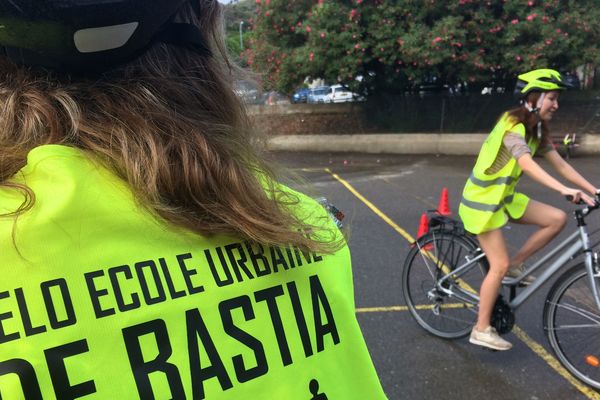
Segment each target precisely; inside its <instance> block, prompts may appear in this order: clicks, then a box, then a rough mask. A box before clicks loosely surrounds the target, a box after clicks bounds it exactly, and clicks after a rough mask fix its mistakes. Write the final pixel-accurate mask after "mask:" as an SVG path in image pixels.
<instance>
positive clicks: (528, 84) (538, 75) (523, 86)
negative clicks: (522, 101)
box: [515, 69, 567, 98]
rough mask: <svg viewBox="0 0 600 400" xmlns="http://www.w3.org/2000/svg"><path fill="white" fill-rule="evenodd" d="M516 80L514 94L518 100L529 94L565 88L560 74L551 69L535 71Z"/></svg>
mask: <svg viewBox="0 0 600 400" xmlns="http://www.w3.org/2000/svg"><path fill="white" fill-rule="evenodd" d="M517 78H518V80H517V85H516V86H515V94H516V95H517V96H518V97H519V98H525V97H526V96H527V95H528V94H529V93H530V92H549V91H552V90H564V89H566V88H567V84H566V83H565V82H564V81H563V78H562V76H561V74H560V72H558V71H555V70H553V69H535V70H533V71H529V72H526V73H524V74H521V75H519V76H518V77H517Z"/></svg>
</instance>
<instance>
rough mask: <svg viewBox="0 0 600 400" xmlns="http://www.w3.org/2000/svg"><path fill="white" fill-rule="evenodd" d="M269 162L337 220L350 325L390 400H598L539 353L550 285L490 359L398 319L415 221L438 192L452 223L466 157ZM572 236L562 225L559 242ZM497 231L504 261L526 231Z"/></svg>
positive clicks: (585, 164) (305, 156)
mask: <svg viewBox="0 0 600 400" xmlns="http://www.w3.org/2000/svg"><path fill="white" fill-rule="evenodd" d="M275 156H276V158H277V159H278V160H279V161H280V162H281V163H282V164H284V165H285V166H287V167H288V168H289V169H290V170H291V171H293V172H297V173H299V174H300V175H301V176H302V177H304V178H305V179H306V182H304V183H295V184H293V185H295V186H296V187H298V188H300V189H301V190H302V191H304V192H307V193H309V194H312V195H314V196H318V195H323V196H325V197H327V198H328V199H329V200H330V201H332V202H333V203H334V204H335V205H336V206H337V207H338V208H339V209H341V210H342V211H343V212H344V213H345V215H346V218H345V220H344V222H345V223H346V224H347V225H348V226H349V230H350V236H349V245H350V249H351V251H352V260H353V272H354V281H355V299H356V308H357V317H358V320H359V323H360V325H361V328H362V330H363V333H364V336H365V339H366V342H367V345H368V347H369V350H370V352H371V356H372V358H373V361H374V364H375V367H376V369H377V371H378V374H379V377H380V380H381V383H382V385H383V388H384V390H385V392H386V393H387V395H388V397H389V398H390V399H411V400H419V399H437V398H443V399H477V398H485V399H486V400H496V399H497V400H500V399H502V400H511V399H515V400H525V399H527V400H545V399H547V400H556V399H573V400H584V399H600V394H599V393H598V392H596V391H594V390H591V389H590V388H589V387H586V386H585V385H583V384H581V383H579V382H578V381H577V380H576V379H574V378H572V377H571V376H570V375H569V374H568V373H567V372H566V371H564V370H563V369H562V368H561V367H560V365H559V363H558V361H557V360H556V359H555V358H554V356H553V354H552V351H551V349H550V348H549V346H548V343H547V339H546V337H545V334H544V331H543V328H542V308H543V302H544V299H545V296H546V295H547V292H548V290H549V288H550V286H551V284H552V282H553V280H552V281H551V282H550V283H546V284H545V285H544V286H543V287H542V289H541V290H540V291H539V292H538V293H536V294H535V295H534V296H533V297H532V298H530V299H529V300H528V301H527V302H526V303H525V304H524V305H523V306H522V307H521V308H519V310H518V312H517V315H516V328H515V330H513V332H512V333H510V334H508V335H507V336H506V338H507V339H508V340H509V341H511V342H512V343H513V344H514V348H513V349H512V350H510V351H506V352H491V351H488V350H485V349H482V348H480V347H478V346H474V345H471V344H469V343H468V340H467V339H459V340H453V341H450V340H443V339H439V338H436V337H434V336H431V335H429V334H428V333H426V332H425V331H424V330H423V329H422V328H420V327H419V326H418V325H417V324H416V322H415V321H414V320H413V319H412V317H411V316H410V314H409V313H408V311H406V305H405V304H404V300H403V297H402V293H401V280H400V278H401V273H402V265H403V262H404V258H405V257H406V254H407V253H408V251H409V250H410V245H409V239H410V238H411V237H414V236H415V234H416V232H417V229H418V223H419V217H420V215H421V213H423V212H424V211H425V210H428V209H435V208H437V206H438V202H439V198H440V195H441V191H442V189H443V188H448V192H449V199H450V208H451V211H452V212H453V213H454V215H456V211H457V206H458V199H459V195H460V193H461V191H462V187H463V185H464V182H465V180H466V178H467V176H468V175H469V174H470V170H471V168H472V165H473V163H474V160H475V158H474V156H434V155H408V156H406V155H405V156H402V155H383V154H364V153H362V154H359V153H328V152H321V153H299V152H279V153H276V154H275ZM540 162H541V163H542V164H544V161H543V160H540ZM571 163H572V164H573V165H574V166H575V168H576V169H578V170H579V171H580V172H582V173H583V175H585V176H586V177H588V178H589V179H590V180H591V181H592V182H596V183H597V185H598V186H600V170H599V169H598V167H597V166H598V160H597V158H596V157H590V156H588V157H575V158H574V159H572V160H571ZM519 188H520V190H521V191H523V192H525V193H526V194H528V195H529V196H530V197H532V198H535V199H538V200H541V201H544V202H547V203H549V204H552V205H555V206H557V207H560V208H563V209H565V210H572V209H574V206H572V205H570V204H569V203H567V202H566V201H564V200H563V199H562V198H561V196H559V195H558V194H557V193H555V192H552V191H550V190H549V189H546V188H543V187H541V186H540V185H538V184H536V183H534V182H532V181H531V180H529V179H528V178H527V177H524V178H523V179H522V181H521V182H520V185H519ZM599 214H600V213H599ZM599 222H600V221H599V218H598V216H592V217H591V218H590V230H594V229H595V228H600V224H599ZM574 228H575V224H574V221H570V222H569V224H568V226H567V228H566V229H565V231H564V232H563V234H562V235H561V236H560V237H564V236H565V235H566V232H569V233H570V232H571V231H572V230H573V229H574ZM504 229H505V233H506V235H505V236H506V238H507V242H508V246H509V248H510V249H511V250H513V251H514V250H516V249H517V248H518V246H519V244H521V243H523V241H524V240H525V239H526V238H527V237H528V235H529V234H530V233H531V231H532V230H531V229H530V228H528V227H523V226H514V225H513V226H510V225H509V226H507V227H506V228H504ZM533 258H536V256H534V257H533ZM351 367H352V366H340V368H351Z"/></svg>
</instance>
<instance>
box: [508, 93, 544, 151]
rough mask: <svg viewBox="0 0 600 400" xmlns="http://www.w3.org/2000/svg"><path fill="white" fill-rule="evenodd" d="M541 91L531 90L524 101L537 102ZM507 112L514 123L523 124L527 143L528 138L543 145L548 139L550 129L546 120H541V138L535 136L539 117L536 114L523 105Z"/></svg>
mask: <svg viewBox="0 0 600 400" xmlns="http://www.w3.org/2000/svg"><path fill="white" fill-rule="evenodd" d="M541 94H542V93H541V92H531V93H529V94H528V95H527V98H526V99H525V101H527V102H529V103H533V104H537V102H538V100H539V98H540V96H541ZM507 114H508V115H509V117H510V118H512V119H513V120H514V121H515V123H521V124H523V125H524V126H525V141H526V142H527V143H529V141H530V140H533V141H535V142H537V144H538V145H545V144H546V143H547V142H548V141H551V139H550V130H549V128H548V124H547V123H546V121H542V138H541V140H539V139H538V137H537V123H538V121H539V118H538V117H537V116H536V114H534V113H532V112H530V111H529V110H528V109H527V108H525V106H524V105H521V106H519V107H517V108H513V109H511V110H508V111H507Z"/></svg>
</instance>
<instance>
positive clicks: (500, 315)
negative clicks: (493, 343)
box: [491, 295, 515, 335]
mask: <svg viewBox="0 0 600 400" xmlns="http://www.w3.org/2000/svg"><path fill="white" fill-rule="evenodd" d="M491 325H492V326H493V327H494V328H496V331H497V332H498V333H499V334H501V335H502V334H505V333H508V332H510V331H512V328H513V326H514V325H515V313H514V312H513V310H512V309H511V308H510V307H509V306H508V304H507V303H506V301H504V298H503V297H502V295H498V298H497V299H496V304H494V309H493V310H492V320H491Z"/></svg>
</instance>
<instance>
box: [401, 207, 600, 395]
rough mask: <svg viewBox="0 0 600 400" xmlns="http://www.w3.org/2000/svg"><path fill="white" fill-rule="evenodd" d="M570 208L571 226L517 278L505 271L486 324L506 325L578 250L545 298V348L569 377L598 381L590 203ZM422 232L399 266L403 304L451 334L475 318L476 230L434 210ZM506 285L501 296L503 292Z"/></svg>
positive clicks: (599, 275) (462, 332)
mask: <svg viewBox="0 0 600 400" xmlns="http://www.w3.org/2000/svg"><path fill="white" fill-rule="evenodd" d="M599 207H600V203H598V200H596V205H595V206H593V207H592V206H586V207H583V208H579V209H577V210H576V211H575V212H574V217H575V219H576V220H577V230H576V231H575V232H573V233H572V234H571V235H570V236H569V237H567V238H566V239H565V240H563V241H562V242H561V243H559V244H558V245H557V246H556V247H555V248H554V249H553V250H552V251H550V252H549V253H547V254H546V255H544V256H543V257H542V258H541V259H540V260H539V261H537V262H536V263H534V264H533V265H532V266H530V267H529V268H528V269H527V270H526V271H525V272H524V273H523V274H522V275H520V276H519V277H517V278H505V279H504V280H503V282H502V288H501V291H500V294H499V296H498V299H497V300H496V304H495V306H494V310H493V313H492V321H491V324H492V326H494V327H495V328H496V330H497V331H498V332H499V333H501V334H504V333H508V332H510V331H511V330H512V328H513V326H514V323H515V311H516V309H517V308H519V306H521V305H522V304H523V303H524V302H525V301H526V300H527V299H528V298H529V297H530V296H531V295H532V294H533V293H535V292H536V291H537V290H538V289H540V287H541V286H542V285H543V284H544V283H546V282H547V281H548V280H549V279H550V278H551V277H552V276H554V275H555V274H557V273H558V271H559V269H560V268H561V267H563V266H564V265H566V264H568V263H569V262H570V261H571V260H573V259H575V258H577V257H579V256H581V255H583V258H584V260H583V261H580V262H578V263H577V264H576V265H574V266H573V267H572V268H570V269H569V270H567V271H566V272H564V273H562V274H561V275H560V277H559V278H558V279H557V281H556V282H555V283H554V285H553V286H552V288H551V289H550V291H549V292H548V296H547V298H546V302H545V304H544V311H543V324H544V330H545V331H546V335H547V337H548V340H549V343H550V346H551V347H552V350H553V351H554V353H555V354H556V356H557V357H558V359H559V361H560V362H561V363H562V365H563V366H564V367H565V368H566V369H567V370H568V371H569V372H570V373H571V374H573V375H574V376H575V377H577V378H578V379H580V380H581V381H583V382H585V383H586V384H588V385H590V386H592V387H593V388H595V389H600V361H599V360H600V265H599V263H598V255H597V254H596V253H595V252H593V250H592V246H590V240H589V234H588V231H587V227H586V224H585V218H586V217H587V216H588V215H589V214H590V213H591V212H592V211H593V210H596V209H597V208H599ZM429 228H430V229H429V232H428V233H426V234H424V235H423V236H421V237H419V238H418V239H417V240H416V242H415V243H414V245H413V248H412V249H411V250H410V252H409V253H408V256H407V257H406V261H405V263H404V270H403V274H402V289H403V294H404V299H405V301H406V304H407V305H408V309H409V311H410V313H411V314H412V316H413V317H414V318H415V319H416V321H417V323H418V324H419V325H420V326H421V327H423V328H424V329H425V330H426V331H428V332H429V333H431V334H433V335H435V336H438V337H441V338H445V339H457V338H462V337H465V336H467V335H468V334H469V333H470V331H471V329H472V327H473V326H474V325H475V321H476V318H477V310H478V303H479V296H478V291H479V288H480V286H481V282H482V281H483V278H484V277H485V275H486V274H487V271H488V269H489V265H488V262H487V260H486V258H485V254H484V253H483V251H482V250H481V248H480V247H479V244H478V243H477V240H476V238H475V237H474V236H473V235H471V234H469V233H467V232H466V231H465V230H464V228H463V227H462V224H461V223H460V222H459V221H456V220H453V219H451V218H448V217H444V216H440V215H435V216H433V217H432V218H431V220H430V223H429ZM555 256H556V260H554V261H553V262H552V264H550V266H549V267H548V268H546V269H545V270H544V271H543V272H541V273H540V274H539V276H538V278H537V279H535V280H534V281H533V283H531V285H529V286H526V287H524V288H523V290H522V291H521V292H520V293H519V294H517V288H518V287H520V286H519V283H520V282H521V281H522V280H523V279H524V278H525V277H527V276H528V275H531V274H532V273H533V272H535V271H536V270H538V269H539V268H540V267H541V266H542V265H544V264H545V263H546V262H547V261H548V260H550V259H552V258H553V257H555ZM507 290H508V292H509V298H508V301H506V300H505V299H504V296H503V293H504V294H505V292H506V291H507Z"/></svg>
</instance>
